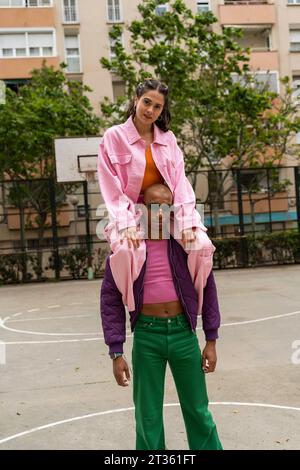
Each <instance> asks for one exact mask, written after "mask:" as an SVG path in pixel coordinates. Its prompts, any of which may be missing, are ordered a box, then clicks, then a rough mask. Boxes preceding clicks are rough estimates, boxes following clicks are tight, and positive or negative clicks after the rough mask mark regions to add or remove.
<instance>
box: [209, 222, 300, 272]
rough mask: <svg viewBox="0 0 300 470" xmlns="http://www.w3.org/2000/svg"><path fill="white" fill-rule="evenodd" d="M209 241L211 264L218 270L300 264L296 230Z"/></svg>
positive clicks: (299, 241)
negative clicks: (212, 252)
mask: <svg viewBox="0 0 300 470" xmlns="http://www.w3.org/2000/svg"><path fill="white" fill-rule="evenodd" d="M213 243H214V245H215V247H216V251H215V255H214V267H215V268H219V269H224V268H227V267H251V266H264V265H270V264H290V263H300V237H299V233H298V231H297V230H286V231H285V232H273V233H265V234H263V235H258V236H256V237H254V236H253V235H247V236H244V237H234V238H223V239H213Z"/></svg>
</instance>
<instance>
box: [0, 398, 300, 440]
mask: <svg viewBox="0 0 300 470" xmlns="http://www.w3.org/2000/svg"><path fill="white" fill-rule="evenodd" d="M209 405H216V406H249V407H257V408H272V409H277V410H289V411H300V408H298V407H295V406H283V405H272V404H269V403H243V402H226V401H224V402H222V401H216V402H210V403H209ZM173 406H179V403H166V404H164V407H166V408H168V407H173ZM133 410H134V407H129V408H119V409H115V410H107V411H100V412H97V413H91V414H88V415H83V416H76V417H74V418H69V419H64V420H61V421H56V422H53V423H49V424H45V425H43V426H38V427H36V428H32V429H29V430H28V431H23V432H20V433H18V434H14V435H12V436H8V437H5V438H4V439H1V440H0V444H4V443H5V442H9V441H12V440H13V439H18V438H20V437H24V436H28V435H29V434H33V433H36V432H39V431H43V430H45V429H49V428H53V427H55V426H60V425H61V424H66V423H72V422H74V421H81V420H83V419H89V418H95V417H97V416H104V415H109V414H116V413H124V412H126V411H133Z"/></svg>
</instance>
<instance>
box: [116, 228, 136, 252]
mask: <svg viewBox="0 0 300 470" xmlns="http://www.w3.org/2000/svg"><path fill="white" fill-rule="evenodd" d="M124 240H127V243H128V247H129V248H131V244H132V245H133V247H134V249H136V248H139V246H140V236H139V233H138V232H137V229H136V227H127V228H125V229H124V230H122V231H121V238H120V243H121V244H122V243H123V241H124Z"/></svg>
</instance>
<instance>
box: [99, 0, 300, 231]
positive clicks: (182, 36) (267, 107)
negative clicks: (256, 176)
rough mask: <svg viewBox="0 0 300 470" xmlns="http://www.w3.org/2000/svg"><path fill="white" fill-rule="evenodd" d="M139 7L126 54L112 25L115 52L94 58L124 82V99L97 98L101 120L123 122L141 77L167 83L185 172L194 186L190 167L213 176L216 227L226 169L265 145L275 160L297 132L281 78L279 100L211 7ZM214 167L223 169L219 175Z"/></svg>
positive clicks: (153, 0) (252, 160)
mask: <svg viewBox="0 0 300 470" xmlns="http://www.w3.org/2000/svg"><path fill="white" fill-rule="evenodd" d="M161 3H168V5H169V9H168V11H167V12H166V13H165V14H163V15H158V14H157V13H156V7H157V6H158V5H159V4H161ZM138 10H139V12H140V15H141V19H140V20H134V21H133V22H132V23H131V24H130V25H129V26H128V31H129V33H130V49H131V52H130V53H127V52H126V51H125V49H124V47H123V45H122V41H121V34H122V27H121V26H119V25H117V26H114V27H113V28H112V29H111V32H110V36H111V38H112V39H113V41H114V52H115V58H113V59H112V60H108V59H107V58H101V61H100V62H101V64H102V66H103V67H104V68H105V69H107V70H109V71H111V72H112V73H115V74H117V75H118V76H119V77H121V79H122V80H123V81H124V84H125V95H124V96H123V97H119V98H118V99H117V100H116V102H115V103H113V102H111V101H110V100H109V99H108V98H107V97H106V98H105V99H104V100H103V102H102V103H101V109H102V114H103V116H102V121H101V126H102V127H103V128H106V127H108V126H110V125H112V124H115V123H119V122H120V121H122V120H124V118H125V106H126V104H127V103H128V100H129V99H130V98H131V97H132V95H133V93H134V90H135V86H136V84H137V83H138V82H139V81H141V80H143V79H145V78H146V77H149V76H155V77H157V78H158V79H160V80H162V81H163V82H164V83H166V84H167V85H168V87H169V90H170V98H171V114H172V123H171V126H172V130H173V131H174V133H175V134H176V136H177V140H178V142H179V145H180V147H181V148H182V150H183V153H184V155H185V164H186V171H187V174H190V177H191V179H192V183H193V185H194V187H195V183H196V179H195V175H196V173H193V174H192V172H195V171H197V170H199V169H201V168H209V169H210V170H211V172H212V173H213V174H214V175H215V181H217V182H218V184H217V186H216V188H217V190H216V191H215V192H212V193H211V194H209V195H208V197H209V198H210V201H209V202H210V204H211V207H212V211H213V214H214V220H215V223H214V224H215V228H216V232H217V233H219V231H220V230H219V222H218V211H219V207H218V200H219V199H220V197H224V196H225V195H226V194H227V193H228V192H229V191H231V189H232V185H233V184H234V181H233V178H232V169H233V168H243V167H249V166H251V165H257V164H258V162H260V163H262V160H264V159H265V158H266V155H265V154H266V149H271V152H268V156H267V159H268V162H269V163H270V162H273V163H275V162H279V161H280V160H281V159H282V158H283V156H284V154H285V153H286V152H287V149H288V141H289V138H290V137H291V136H292V135H294V133H295V132H297V131H298V130H300V120H299V118H297V117H296V114H295V106H294V104H293V103H292V101H291V100H290V93H289V86H288V82H287V79H286V78H285V79H284V82H283V83H284V84H285V85H286V96H285V97H284V98H282V99H281V98H280V97H279V95H278V94H277V93H275V92H271V91H270V90H269V89H268V86H265V85H262V84H261V83H259V82H258V80H257V79H256V77H255V76H254V75H253V74H252V73H251V72H250V69H249V64H248V62H249V53H250V49H249V48H246V49H243V48H242V47H240V46H239V45H238V42H237V40H238V38H239V37H241V36H242V31H241V30H240V29H237V28H224V31H223V33H222V34H218V33H215V32H213V30H212V25H213V23H215V22H216V21H217V19H216V18H215V17H214V16H213V14H212V13H211V12H207V13H199V14H193V12H192V11H191V10H189V9H188V8H187V7H186V5H185V2H184V1H183V0H169V1H168V2H162V1H160V0H144V1H143V2H142V3H140V5H139V6H138ZM276 103H277V104H276ZM274 106H275V108H276V106H277V109H276V110H275V113H274ZM220 168H223V169H224V170H225V171H224V172H223V173H222V176H221V177H220V175H221V173H218V170H219V169H220ZM229 180H230V182H229Z"/></svg>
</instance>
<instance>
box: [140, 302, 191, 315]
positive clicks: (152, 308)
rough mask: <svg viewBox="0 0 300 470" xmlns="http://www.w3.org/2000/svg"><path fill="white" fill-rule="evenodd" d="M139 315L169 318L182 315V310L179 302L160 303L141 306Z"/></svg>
mask: <svg viewBox="0 0 300 470" xmlns="http://www.w3.org/2000/svg"><path fill="white" fill-rule="evenodd" d="M141 313H143V314H144V315H149V316H152V317H160V318H170V317H176V316H177V315H179V314H180V313H183V308H182V305H181V302H180V301H179V300H175V301H173V302H162V303H159V304H143V306H142V309H141Z"/></svg>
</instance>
